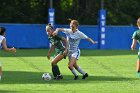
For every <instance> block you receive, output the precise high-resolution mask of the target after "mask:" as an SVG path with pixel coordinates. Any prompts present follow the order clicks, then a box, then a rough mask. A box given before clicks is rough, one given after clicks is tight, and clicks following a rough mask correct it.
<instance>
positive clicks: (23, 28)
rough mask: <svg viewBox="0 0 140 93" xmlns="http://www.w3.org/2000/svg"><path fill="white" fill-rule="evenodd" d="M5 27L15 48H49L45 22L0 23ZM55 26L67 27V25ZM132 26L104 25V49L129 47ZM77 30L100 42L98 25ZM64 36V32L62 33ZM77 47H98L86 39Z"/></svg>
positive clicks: (9, 42)
mask: <svg viewBox="0 0 140 93" xmlns="http://www.w3.org/2000/svg"><path fill="white" fill-rule="evenodd" d="M0 26H3V27H6V29H7V31H6V38H7V45H8V46H9V47H16V48H49V40H48V36H47V34H46V31H45V26H46V24H0ZM56 27H64V28H69V26H68V25H56ZM136 29H137V28H136V27H133V26H106V38H105V41H106V44H105V49H130V46H131V42H132V39H131V37H132V34H133V32H134V31H135V30H136ZM79 30H80V31H82V32H83V33H85V34H86V35H87V36H88V37H90V38H92V39H93V40H95V41H98V42H100V39H99V30H98V26H87V25H84V26H83V25H82V26H79ZM62 35H64V36H65V34H62ZM79 48H82V49H100V47H99V43H98V44H96V45H94V44H92V43H91V42H89V41H87V40H81V42H80V45H79Z"/></svg>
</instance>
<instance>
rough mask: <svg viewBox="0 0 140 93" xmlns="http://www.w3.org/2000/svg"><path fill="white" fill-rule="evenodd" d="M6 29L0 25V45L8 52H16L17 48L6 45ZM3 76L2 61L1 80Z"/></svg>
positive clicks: (0, 66) (0, 68)
mask: <svg viewBox="0 0 140 93" xmlns="http://www.w3.org/2000/svg"><path fill="white" fill-rule="evenodd" d="M5 31H6V29H5V28H4V27H0V47H2V48H3V50H4V51H6V52H10V51H11V52H14V53H15V52H16V49H15V48H7V45H6V38H5ZM1 77H2V65H1V63H0V80H1Z"/></svg>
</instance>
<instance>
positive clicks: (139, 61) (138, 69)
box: [136, 59, 140, 73]
mask: <svg viewBox="0 0 140 93" xmlns="http://www.w3.org/2000/svg"><path fill="white" fill-rule="evenodd" d="M136 70H137V72H138V73H140V59H138V60H137V65H136Z"/></svg>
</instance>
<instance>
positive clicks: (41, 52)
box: [0, 49, 137, 57]
mask: <svg viewBox="0 0 140 93" xmlns="http://www.w3.org/2000/svg"><path fill="white" fill-rule="evenodd" d="M47 53H48V49H18V50H17V53H16V54H15V55H14V54H13V53H5V52H3V51H1V52H0V56H1V57H32V56H33V57H36V56H37V57H38V56H47ZM52 55H53V54H52ZM114 55H137V50H136V51H131V50H92V49H91V50H83V49H81V56H114Z"/></svg>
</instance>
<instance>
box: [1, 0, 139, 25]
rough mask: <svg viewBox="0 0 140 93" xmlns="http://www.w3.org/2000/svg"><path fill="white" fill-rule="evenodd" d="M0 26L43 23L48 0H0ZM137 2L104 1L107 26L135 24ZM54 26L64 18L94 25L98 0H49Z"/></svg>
mask: <svg viewBox="0 0 140 93" xmlns="http://www.w3.org/2000/svg"><path fill="white" fill-rule="evenodd" d="M0 1H1V3H0V22H1V23H45V24H46V23H47V22H48V21H47V20H48V19H47V18H48V8H49V7H50V6H49V4H50V0H0ZM139 5H140V0H104V8H105V9H106V10H107V25H136V20H137V18H138V17H139V16H140V12H139V11H140V7H139ZM53 7H54V8H55V10H56V16H55V18H56V24H68V20H67V19H68V18H71V19H77V20H78V21H79V22H80V24H82V25H83V24H84V25H85V24H86V25H97V24H98V12H99V9H100V8H101V0H53Z"/></svg>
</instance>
